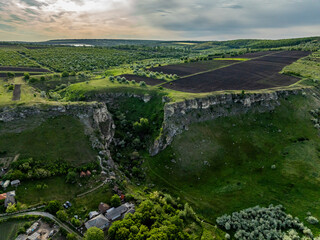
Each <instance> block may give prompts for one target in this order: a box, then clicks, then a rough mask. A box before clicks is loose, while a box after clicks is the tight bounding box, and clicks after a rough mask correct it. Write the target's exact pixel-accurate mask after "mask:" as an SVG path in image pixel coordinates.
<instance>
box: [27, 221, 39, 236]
mask: <svg viewBox="0 0 320 240" xmlns="http://www.w3.org/2000/svg"><path fill="white" fill-rule="evenodd" d="M39 226H40V224H39V223H38V222H35V223H34V224H32V226H31V227H29V228H28V229H27V231H26V233H27V234H28V235H31V234H32V233H34V232H36V231H37V229H38V227H39Z"/></svg>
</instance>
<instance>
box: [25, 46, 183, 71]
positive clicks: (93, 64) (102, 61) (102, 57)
mask: <svg viewBox="0 0 320 240" xmlns="http://www.w3.org/2000/svg"><path fill="white" fill-rule="evenodd" d="M21 53H22V54H25V55H26V56H27V57H29V58H31V59H33V60H35V61H37V62H38V63H40V64H41V65H43V66H46V67H49V68H50V69H52V70H54V71H57V72H63V71H68V72H70V71H75V72H80V71H94V70H104V69H108V68H109V67H112V66H119V65H121V64H131V63H133V62H135V61H139V60H143V59H151V58H166V57H169V58H170V57H174V58H179V57H181V56H182V55H183V52H180V51H172V52H168V51H153V52H147V51H143V50H139V51H130V50H117V49H111V48H93V47H52V48H46V49H34V50H25V51H23V52H21Z"/></svg>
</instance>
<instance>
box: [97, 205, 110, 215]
mask: <svg viewBox="0 0 320 240" xmlns="http://www.w3.org/2000/svg"><path fill="white" fill-rule="evenodd" d="M108 209H110V206H109V205H108V204H106V203H103V202H101V203H100V204H99V212H100V213H102V214H105V213H106V211H107V210H108Z"/></svg>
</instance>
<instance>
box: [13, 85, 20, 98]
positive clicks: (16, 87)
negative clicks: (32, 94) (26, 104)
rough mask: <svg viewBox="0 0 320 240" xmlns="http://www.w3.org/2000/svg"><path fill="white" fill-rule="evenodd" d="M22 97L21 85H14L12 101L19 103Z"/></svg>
mask: <svg viewBox="0 0 320 240" xmlns="http://www.w3.org/2000/svg"><path fill="white" fill-rule="evenodd" d="M20 96H21V84H15V85H14V90H13V96H12V100H13V101H19V100H20Z"/></svg>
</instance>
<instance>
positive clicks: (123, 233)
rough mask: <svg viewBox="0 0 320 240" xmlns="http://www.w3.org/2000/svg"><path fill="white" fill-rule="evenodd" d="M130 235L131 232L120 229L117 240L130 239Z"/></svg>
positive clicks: (123, 228)
mask: <svg viewBox="0 0 320 240" xmlns="http://www.w3.org/2000/svg"><path fill="white" fill-rule="evenodd" d="M129 234H130V231H129V230H128V229H127V228H125V227H121V228H119V229H118V231H117V233H116V237H115V239H116V240H126V239H128V237H129Z"/></svg>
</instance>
